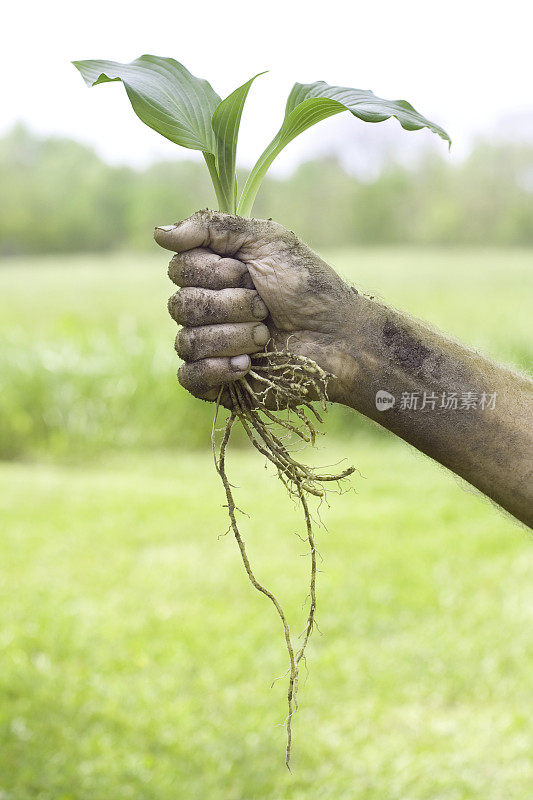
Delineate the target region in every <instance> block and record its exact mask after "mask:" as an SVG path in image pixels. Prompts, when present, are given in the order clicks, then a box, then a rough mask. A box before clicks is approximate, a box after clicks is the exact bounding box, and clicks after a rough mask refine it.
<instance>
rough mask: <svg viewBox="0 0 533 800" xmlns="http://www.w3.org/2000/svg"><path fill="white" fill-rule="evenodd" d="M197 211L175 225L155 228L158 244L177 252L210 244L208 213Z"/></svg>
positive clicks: (155, 237)
mask: <svg viewBox="0 0 533 800" xmlns="http://www.w3.org/2000/svg"><path fill="white" fill-rule="evenodd" d="M208 213H209V212H205V211H197V212H196V214H193V215H192V217H189V218H188V219H184V220H183V221H182V222H176V223H174V224H173V225H158V226H157V228H155V230H154V239H155V240H156V242H157V244H158V245H160V246H161V247H164V248H166V249H167V250H173V251H174V252H175V253H183V252H185V250H192V249H193V248H194V247H207V246H208V244H209V221H208V219H206V218H205V217H206V214H208Z"/></svg>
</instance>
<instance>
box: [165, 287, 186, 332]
mask: <svg viewBox="0 0 533 800" xmlns="http://www.w3.org/2000/svg"><path fill="white" fill-rule="evenodd" d="M168 313H169V314H170V316H171V317H172V319H173V320H175V321H176V322H177V323H179V324H180V325H182V324H183V323H184V307H183V289H180V290H179V291H178V292H174V294H173V295H172V296H171V297H169V299H168Z"/></svg>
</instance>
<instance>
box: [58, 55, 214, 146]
mask: <svg viewBox="0 0 533 800" xmlns="http://www.w3.org/2000/svg"><path fill="white" fill-rule="evenodd" d="M72 63H73V64H74V66H75V67H76V68H77V69H78V70H79V71H80V72H81V74H82V76H83V79H84V80H85V83H86V84H87V86H96V85H97V84H99V83H107V82H108V81H122V83H123V84H124V87H125V89H126V92H127V94H128V97H129V99H130V102H131V105H132V107H133V110H134V111H135V113H136V114H137V116H138V117H139V118H140V119H141V120H142V121H143V122H144V123H145V124H146V125H148V126H149V127H150V128H153V129H154V130H155V131H157V132H158V133H160V134H161V135H162V136H164V137H165V138H166V139H170V141H171V142H175V143H176V144H179V145H181V146H182V147H188V148H190V149H191V150H202V151H203V152H204V153H211V154H213V155H216V142H215V134H214V132H213V128H212V126H211V119H212V117H213V113H214V111H215V109H216V108H217V106H218V105H219V103H220V97H219V96H218V94H217V93H216V92H215V91H214V89H213V88H212V86H211V84H210V83H208V82H207V81H205V80H201V79H200V78H195V76H194V75H191V73H190V72H189V70H188V69H186V68H185V67H184V66H183V64H180V63H179V61H175V60H174V59H173V58H160V57H158V56H151V55H144V56H141V57H140V58H136V59H135V61H132V62H131V63H129V64H119V63H118V62H116V61H73V62H72Z"/></svg>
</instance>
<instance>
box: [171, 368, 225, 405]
mask: <svg viewBox="0 0 533 800" xmlns="http://www.w3.org/2000/svg"><path fill="white" fill-rule="evenodd" d="M178 381H179V383H180V385H181V386H182V387H183V388H184V389H186V390H187V391H188V392H189V393H190V394H192V395H193V397H197V398H199V399H200V400H216V398H217V395H218V389H217V388H213V384H212V382H210V381H209V367H208V365H207V364H206V363H205V362H203V361H198V362H196V363H194V364H182V365H181V367H180V368H179V369H178Z"/></svg>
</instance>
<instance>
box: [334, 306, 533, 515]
mask: <svg viewBox="0 0 533 800" xmlns="http://www.w3.org/2000/svg"><path fill="white" fill-rule="evenodd" d="M341 350H342V354H341V357H340V358H339V362H338V364H339V369H338V370H337V375H338V382H337V385H336V396H337V398H338V400H339V401H340V402H342V403H344V404H345V405H348V406H351V407H353V408H355V409H356V410H357V411H360V412H361V413H363V414H365V415H366V416H368V417H370V418H372V419H373V420H375V421H376V422H378V423H379V424H380V425H382V426H384V427H385V428H388V429H389V430H390V431H392V432H393V433H395V434H396V435H397V436H400V437H401V438H402V439H405V440H406V441H407V442H409V443H410V444H412V445H414V446H415V447H416V448H417V449H418V450H420V451H422V452H423V453H426V454H427V455H429V456H430V457H431V458H433V459H435V460H436V461H438V462H439V463H440V464H443V465H444V466H446V467H448V469H450V470H452V471H453V472H455V473H456V474H457V475H460V476H461V477H462V478H464V479H465V480H467V481H468V482H469V483H471V484H472V485H473V486H475V487H477V488H478V489H480V490H481V491H482V492H483V493H484V494H486V495H488V496H489V497H491V498H492V499H493V500H495V501H496V502H497V503H499V504H500V505H501V506H502V507H503V508H505V509H506V510H507V511H509V512H510V513H511V514H513V515H514V516H515V517H517V518H518V519H520V520H521V521H522V522H525V523H526V524H528V525H530V526H532V527H533V477H532V456H533V425H532V422H533V391H532V388H533V384H532V382H531V381H529V380H528V379H527V378H524V377H522V376H520V375H518V374H516V373H514V372H512V371H511V370H509V369H507V368H504V367H501V366H498V365H496V364H493V363H491V362H490V361H488V360H487V359H485V358H483V357H482V356H480V355H479V354H477V353H475V352H473V351H471V350H468V349H467V348H465V347H463V346H461V345H460V344H457V343H456V342H453V341H450V340H449V339H447V338H446V337H444V336H443V335H442V334H440V333H438V332H436V331H434V330H431V329H429V328H427V327H426V326H425V325H424V324H423V323H420V322H418V321H417V320H413V319H411V318H409V317H408V316H406V315H403V314H401V313H399V312H397V311H395V310H393V309H390V308H387V307H385V306H383V305H380V304H378V303H375V302H373V301H371V300H368V299H366V298H364V297H361V296H359V297H358V299H357V313H356V315H355V318H354V319H353V321H349V322H348V323H347V330H346V334H345V336H344V337H343V345H342V347H341ZM380 391H381V392H388V393H389V394H390V395H392V396H393V397H394V398H395V401H394V405H392V407H390V408H385V409H384V410H379V409H378V408H377V406H376V395H377V393H378V392H380ZM385 405H386V404H385Z"/></svg>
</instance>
